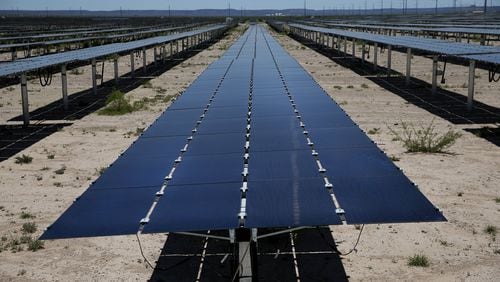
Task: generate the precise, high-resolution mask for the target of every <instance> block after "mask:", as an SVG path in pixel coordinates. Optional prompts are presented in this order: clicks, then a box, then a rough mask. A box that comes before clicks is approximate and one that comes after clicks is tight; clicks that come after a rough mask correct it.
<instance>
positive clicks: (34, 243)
mask: <svg viewBox="0 0 500 282" xmlns="http://www.w3.org/2000/svg"><path fill="white" fill-rule="evenodd" d="M44 246H45V244H44V242H43V241H40V240H31V241H30V242H29V243H28V250H30V251H32V252H36V251H38V250H40V249H43V248H44Z"/></svg>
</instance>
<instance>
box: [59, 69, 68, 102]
mask: <svg viewBox="0 0 500 282" xmlns="http://www.w3.org/2000/svg"><path fill="white" fill-rule="evenodd" d="M61 83H62V98H63V107H64V110H65V111H67V110H68V105H69V103H68V77H67V75H66V65H65V64H63V65H62V66H61Z"/></svg>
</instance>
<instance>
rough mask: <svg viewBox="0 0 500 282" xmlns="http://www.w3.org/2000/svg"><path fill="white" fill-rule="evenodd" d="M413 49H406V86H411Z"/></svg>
mask: <svg viewBox="0 0 500 282" xmlns="http://www.w3.org/2000/svg"><path fill="white" fill-rule="evenodd" d="M411 56H412V55H411V48H408V49H406V80H405V82H406V86H409V85H410V75H411Z"/></svg>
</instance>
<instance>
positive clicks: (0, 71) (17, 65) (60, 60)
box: [0, 25, 226, 77]
mask: <svg viewBox="0 0 500 282" xmlns="http://www.w3.org/2000/svg"><path fill="white" fill-rule="evenodd" d="M224 28H226V25H215V26H212V27H204V28H200V29H196V30H193V31H188V32H182V33H177V34H171V35H166V36H158V37H152V38H147V39H142V40H136V41H131V42H126V43H114V44H107V45H101V46H96V47H90V48H84V49H79V50H74V51H68V52H62V53H57V54H51V55H45V56H39V57H32V58H26V59H21V60H17V61H13V62H6V63H3V64H2V67H1V68H0V77H2V76H7V75H14V74H18V73H22V72H27V71H32V70H36V69H42V68H46V67H49V66H53V65H59V64H66V63H71V62H75V61H86V60H90V59H93V58H99V57H105V56H109V55H112V54H117V53H122V52H127V51H133V50H137V49H141V48H145V47H150V46H153V45H159V44H163V43H167V42H171V41H175V40H180V39H182V38H186V37H190V36H195V35H198V34H202V33H205V32H211V31H217V30H222V29H224Z"/></svg>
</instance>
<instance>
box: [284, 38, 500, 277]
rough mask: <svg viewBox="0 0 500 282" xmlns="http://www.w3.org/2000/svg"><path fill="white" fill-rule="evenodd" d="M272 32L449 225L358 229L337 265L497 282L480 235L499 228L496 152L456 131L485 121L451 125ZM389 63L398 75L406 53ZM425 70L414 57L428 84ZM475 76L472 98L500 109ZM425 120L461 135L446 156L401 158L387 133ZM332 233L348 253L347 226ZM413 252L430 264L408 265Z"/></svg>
mask: <svg viewBox="0 0 500 282" xmlns="http://www.w3.org/2000/svg"><path fill="white" fill-rule="evenodd" d="M274 35H275V36H276V37H277V38H278V40H279V42H280V43H281V44H282V45H283V46H284V47H285V48H286V50H287V51H288V52H289V53H290V54H291V55H292V56H294V57H295V58H296V59H297V60H298V61H299V62H300V64H301V65H302V66H303V67H304V68H305V69H306V70H307V71H308V72H309V73H310V74H311V75H312V76H313V77H314V78H315V79H316V81H318V83H319V84H320V85H321V86H322V87H323V88H324V89H325V90H326V91H327V92H328V93H329V94H330V95H331V96H332V97H333V98H334V99H335V100H336V101H337V102H338V103H339V104H341V107H342V108H343V109H344V110H345V111H346V112H347V113H348V114H349V115H350V116H351V118H352V119H353V120H354V121H355V122H357V123H358V124H359V126H360V127H361V128H362V129H363V130H364V131H365V132H368V131H369V130H371V129H374V128H378V129H379V132H378V133H376V134H371V135H369V136H370V138H372V140H374V141H375V142H376V143H377V144H378V146H379V147H380V148H381V149H383V150H384V151H385V152H386V154H387V155H389V156H394V157H396V158H398V159H400V160H399V161H397V162H396V165H398V166H399V167H400V168H402V169H403V170H404V171H405V173H406V175H408V176H409V177H410V178H411V180H412V181H414V182H415V183H416V184H417V185H418V186H419V188H420V189H421V190H422V192H423V193H424V194H425V195H426V196H427V197H428V198H429V199H430V200H431V201H432V202H433V203H434V204H435V205H436V206H438V207H439V208H441V209H442V210H443V213H444V214H445V216H446V217H447V218H448V220H449V221H448V222H446V223H422V224H394V225H367V226H365V228H364V232H363V235H362V238H361V241H360V243H359V245H358V248H357V250H358V251H357V252H355V253H353V254H351V255H350V256H348V257H345V259H344V260H343V262H344V266H345V268H346V271H347V274H348V275H349V276H350V277H351V279H352V280H354V281H362V280H378V281H386V280H398V281H400V280H410V281H413V280H420V281H422V280H426V281H434V280H439V281H498V279H499V277H500V244H499V243H498V240H495V237H494V236H491V235H489V234H486V232H485V231H484V230H485V228H486V226H488V225H492V226H496V227H497V228H499V227H500V224H499V222H500V221H499V219H500V203H498V202H497V201H496V200H495V199H498V197H500V192H499V191H498V187H499V186H498V183H499V181H500V148H499V147H497V146H495V145H494V144H492V143H490V142H488V141H486V140H484V139H481V138H479V137H477V136H475V135H473V134H471V133H468V132H466V131H464V130H462V129H463V128H473V127H481V126H484V124H482V125H454V124H452V123H450V122H448V121H447V120H445V119H442V118H440V117H438V116H435V115H433V114H431V113H429V112H428V111H426V110H424V109H422V108H420V107H418V106H415V105H413V104H411V103H408V102H406V101H405V100H404V99H402V98H400V97H399V96H398V95H396V94H393V93H391V92H390V91H388V90H385V89H383V88H381V87H379V86H377V85H376V84H375V83H373V82H372V81H371V80H369V79H367V78H364V77H362V76H360V75H358V74H356V73H354V72H353V71H351V70H350V69H347V68H344V67H341V66H339V65H338V64H336V63H335V62H333V61H331V60H330V59H329V58H327V57H325V56H323V55H321V54H319V53H317V52H315V51H313V50H311V49H309V48H304V47H303V46H302V45H301V44H300V43H298V42H296V41H294V40H292V39H290V38H289V37H287V36H285V35H282V34H276V33H274ZM348 50H349V52H350V50H351V49H350V47H349V48H348ZM372 51H373V50H372ZM357 54H358V55H359V54H361V52H360V50H358V53H357ZM385 58H386V56H385V54H383V55H381V56H379V64H380V65H385ZM392 65H393V68H394V69H396V70H398V71H400V72H403V73H404V70H405V66H406V55H405V54H401V53H397V52H393V64H392ZM431 70H432V60H430V59H427V58H423V57H419V56H414V58H413V68H412V72H413V75H414V76H415V77H417V78H419V79H422V80H425V81H427V82H430V80H431V75H430V73H431ZM476 76H477V79H476V81H477V86H476V96H475V98H476V100H478V101H480V102H483V103H485V104H487V105H490V106H494V107H500V96H499V95H498V94H500V85H499V84H498V83H497V84H494V83H493V84H490V83H488V80H487V79H488V73H487V72H485V71H480V70H478V71H477V73H476ZM464 82H467V68H466V67H463V66H456V65H450V64H449V65H448V70H447V86H446V87H447V90H451V91H454V92H457V93H460V94H462V95H466V93H467V89H466V88H464V87H462V85H463V84H464ZM339 86H340V87H341V89H340V88H339ZM443 87H444V86H443ZM432 120H434V123H435V125H436V129H437V131H438V132H444V131H446V130H448V129H450V128H451V129H453V130H457V131H460V133H462V134H463V136H462V137H461V138H459V139H458V141H457V143H456V144H455V145H454V146H453V147H452V148H451V149H450V152H451V153H452V154H409V153H405V149H404V148H403V147H402V145H401V144H400V143H399V142H397V141H395V140H393V139H394V136H393V135H392V134H391V133H390V131H389V129H388V126H391V127H393V128H395V129H399V128H400V127H399V126H398V125H397V124H401V122H402V121H404V122H413V123H415V124H423V125H428V124H429V123H430V122H431V121H432ZM490 126H494V127H497V126H496V125H494V124H491V125H490ZM331 229H332V231H333V235H334V237H335V239H336V241H337V243H339V249H340V250H341V251H343V252H346V251H347V250H349V249H350V248H352V246H353V244H354V242H355V240H356V237H357V235H358V233H359V231H358V230H356V228H355V227H354V226H340V227H338V226H336V227H332V228H331ZM415 254H421V255H425V256H427V257H428V258H429V259H430V267H428V268H419V267H410V266H408V265H407V262H408V258H409V257H410V256H413V255H415Z"/></svg>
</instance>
